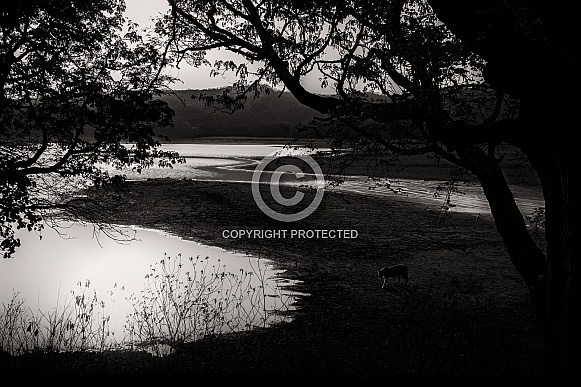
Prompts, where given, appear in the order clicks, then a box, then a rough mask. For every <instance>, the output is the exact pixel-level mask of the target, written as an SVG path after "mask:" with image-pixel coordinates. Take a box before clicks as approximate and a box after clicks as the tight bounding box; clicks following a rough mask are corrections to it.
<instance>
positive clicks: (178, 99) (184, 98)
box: [157, 89, 321, 140]
mask: <svg viewBox="0 0 581 387" xmlns="http://www.w3.org/2000/svg"><path fill="white" fill-rule="evenodd" d="M222 90H223V89H209V90H179V91H176V92H175V93H176V95H172V96H164V97H163V98H162V99H163V100H165V101H167V102H168V103H169V105H170V106H171V108H172V109H173V110H174V111H175V117H174V126H173V127H171V128H162V129H159V130H158V131H157V132H158V133H159V134H163V135H165V136H168V137H169V138H170V139H172V140H173V139H186V138H196V137H206V136H249V137H295V136H296V135H297V131H298V129H299V128H300V127H301V126H303V125H304V124H306V123H308V122H309V121H310V120H312V119H313V118H314V117H315V116H319V117H320V116H321V115H320V114H319V113H318V112H316V111H315V110H312V109H310V108H308V107H305V106H304V105H302V104H300V103H299V102H298V101H297V100H296V99H295V98H294V96H293V95H292V94H291V93H288V92H284V93H282V94H281V93H280V92H276V91H274V92H271V93H269V94H265V93H261V94H260V97H258V98H256V99H252V98H251V97H249V99H248V101H247V102H246V104H245V106H244V109H243V110H238V111H235V112H234V113H232V114H229V113H224V112H220V111H217V109H216V108H215V107H212V106H206V105H205V102H204V101H203V100H200V99H199V96H200V94H206V95H207V94H216V95H217V94H221V93H222ZM192 96H193V98H192Z"/></svg>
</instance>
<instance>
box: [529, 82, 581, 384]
mask: <svg viewBox="0 0 581 387" xmlns="http://www.w3.org/2000/svg"><path fill="white" fill-rule="evenodd" d="M574 90H575V92H577V91H578V90H579V89H578V88H574ZM560 91H561V93H557V95H567V92H566V90H564V89H561V90H560ZM577 99H578V98H576V97H573V96H569V97H566V98H564V99H556V98H555V99H553V101H551V102H549V103H546V102H545V101H543V102H541V101H538V100H535V101H533V102H532V105H533V106H532V109H531V110H533V111H537V112H538V111H539V110H538V109H541V108H542V110H540V111H542V112H543V114H538V113H537V114H535V115H532V113H531V117H530V124H531V125H534V124H536V125H541V126H542V127H543V129H544V139H546V140H545V141H536V143H537V144H536V147H533V149H534V150H535V151H529V152H527V153H525V154H527V156H528V157H529V159H530V160H531V163H532V165H533V167H534V168H535V169H536V170H537V172H538V174H539V177H540V179H541V184H542V185H543V193H544V197H545V214H546V229H545V230H546V238H547V258H548V326H547V366H548V370H549V372H551V373H553V374H557V375H568V374H571V373H572V372H574V371H575V370H574V369H573V364H572V362H573V360H572V359H573V358H576V356H575V350H576V349H577V348H579V345H580V344H581V343H580V340H579V327H577V325H578V321H579V316H580V313H579V312H580V310H579V309H580V306H581V305H580V302H581V300H580V298H579V276H580V275H581V274H580V273H579V247H578V243H579V241H577V242H575V240H576V238H579V236H580V234H579V220H578V219H576V218H577V216H578V215H579V204H578V200H579V198H580V197H581V196H580V195H579V189H578V188H576V187H578V184H575V185H574V184H573V178H574V176H579V169H578V165H579V161H578V158H579V155H578V152H579V151H578V149H577V148H578V144H577V142H576V141H574V140H573V139H572V136H571V134H570V133H571V132H569V130H568V127H569V126H571V125H574V124H573V123H574V122H575V120H577V117H575V115H576V112H577V109H578V108H579V106H578V105H577V102H578V101H577ZM541 105H542V106H541ZM533 121H534V122H533ZM539 159H540V161H539Z"/></svg>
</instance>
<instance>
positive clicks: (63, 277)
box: [0, 225, 294, 342]
mask: <svg viewBox="0 0 581 387" xmlns="http://www.w3.org/2000/svg"><path fill="white" fill-rule="evenodd" d="M66 231H67V235H66V236H65V237H61V236H59V235H58V234H57V233H56V232H54V231H53V230H50V229H49V230H45V231H44V232H43V235H42V240H40V239H39V237H38V236H37V235H35V234H34V233H21V235H19V236H20V237H21V239H22V242H23V243H22V247H21V248H19V249H17V252H16V254H15V255H14V258H12V259H5V260H2V261H0V303H1V304H5V305H6V304H7V303H9V301H10V299H11V297H12V296H13V294H14V292H19V293H20V295H19V296H20V297H21V298H23V299H25V300H26V305H28V306H29V307H30V308H31V310H32V311H33V312H34V311H44V312H45V313H46V312H50V311H51V310H52V309H54V308H55V307H56V306H57V304H58V305H61V306H62V305H65V304H66V303H67V302H70V301H71V300H74V299H75V297H76V296H78V295H79V294H81V293H82V292H84V293H85V294H86V295H87V297H89V296H91V297H92V295H93V293H94V292H96V293H97V294H98V295H99V307H101V302H103V307H102V309H103V310H102V312H104V313H105V314H108V315H110V316H111V320H110V321H108V327H109V329H110V330H111V332H113V336H112V338H113V339H114V340H115V341H117V342H120V341H123V340H127V329H126V327H125V328H124V325H126V324H127V321H126V316H128V315H129V314H131V313H133V314H135V312H136V309H134V307H133V306H132V303H133V304H134V305H136V304H137V303H138V301H139V300H143V298H142V296H143V295H144V294H146V293H144V290H147V289H151V278H150V277H148V275H151V274H152V271H151V270H152V268H157V270H158V272H160V268H161V266H160V262H162V263H161V264H162V265H163V263H164V262H168V261H171V260H173V261H172V262H177V260H176V259H177V258H179V257H180V256H181V257H182V260H183V263H184V264H186V263H188V261H189V262H190V263H195V262H200V264H198V265H197V269H195V270H198V269H203V270H206V274H205V275H204V276H205V277H206V278H207V279H208V280H209V279H210V277H211V272H212V271H213V272H214V273H218V277H220V275H221V274H220V273H221V272H223V273H225V274H222V280H223V281H222V282H224V279H227V280H228V281H229V282H232V278H234V276H239V275H240V273H243V274H244V273H254V274H253V275H250V276H249V278H248V280H249V281H252V282H246V283H244V284H243V285H242V286H244V287H245V288H244V289H247V290H248V289H252V288H261V289H264V295H263V297H262V299H263V300H264V301H265V302H266V304H265V305H264V307H262V308H261V310H262V311H273V310H285V309H290V308H292V302H293V297H294V295H293V294H292V293H291V292H289V291H287V290H286V289H284V286H283V285H288V284H289V281H286V280H283V279H281V278H280V274H281V273H280V272H279V271H276V270H274V268H273V267H272V266H271V265H270V264H269V262H268V261H267V260H265V259H261V260H258V259H256V258H253V257H250V256H246V255H242V254H237V253H232V252H228V251H225V250H223V249H220V248H217V247H211V246H205V245H201V244H199V243H195V242H191V241H185V240H182V239H180V238H177V237H175V236H171V235H168V234H165V233H161V232H159V231H155V230H144V229H137V230H135V231H136V233H135V237H136V238H137V240H135V241H132V242H130V243H124V244H120V243H116V242H115V241H112V240H111V239H108V238H100V239H97V238H96V237H95V235H94V233H93V229H92V227H90V226H87V227H84V226H81V225H73V226H71V227H70V228H69V229H68V230H66ZM130 231H131V230H130ZM189 257H192V259H191V260H189ZM206 257H208V258H206ZM168 258H169V259H168ZM180 265H181V264H180ZM212 268H214V269H212ZM185 269H186V267H185V266H184V271H183V272H182V277H183V275H185V274H186V270H185ZM189 270H190V271H189V272H188V273H187V275H188V276H190V277H195V278H196V279H201V278H202V276H200V273H199V270H198V273H197V274H196V273H192V270H191V268H190V269H189ZM229 273H230V274H229ZM182 280H183V278H182ZM182 280H180V281H182ZM244 280H245V281H246V279H244ZM216 283H217V282H214V284H216ZM148 284H149V285H148ZM158 285H159V286H160V287H162V286H167V284H165V285H164V284H163V283H161V282H159V281H158ZM221 286H222V287H223V286H224V284H223V283H222V285H221ZM239 287H240V286H239ZM241 289H242V288H241ZM218 290H219V291H225V290H226V289H225V288H220V289H218ZM140 297H141V298H140ZM179 298H180V299H182V296H181V295H180V296H179ZM77 301H78V300H77ZM196 302H201V301H200V300H199V299H198V300H197V301H196ZM210 302H211V300H210ZM240 304H241V305H242V306H244V305H243V304H244V302H240ZM77 305H78V302H77ZM143 305H144V304H142V305H141V306H143ZM191 306H192V307H193V304H192V305H191ZM246 306H248V305H246ZM142 309H143V308H142ZM172 313H173V312H172ZM236 313H238V314H240V313H242V314H244V315H245V316H252V319H253V321H250V322H249V323H250V325H249V326H251V325H252V324H254V325H267V324H270V323H272V322H275V321H277V320H280V316H276V315H273V314H270V313H267V314H268V316H269V318H268V321H265V320H264V315H262V316H261V315H260V314H259V313H255V312H240V310H238V311H237V312H236ZM252 313H254V314H252ZM228 325H229V324H225V326H228ZM241 325H244V324H240V323H239V324H238V328H239V329H241V328H243V327H242V326H241ZM134 326H135V325H134ZM28 328H29V329H30V327H28ZM133 334H135V332H133Z"/></svg>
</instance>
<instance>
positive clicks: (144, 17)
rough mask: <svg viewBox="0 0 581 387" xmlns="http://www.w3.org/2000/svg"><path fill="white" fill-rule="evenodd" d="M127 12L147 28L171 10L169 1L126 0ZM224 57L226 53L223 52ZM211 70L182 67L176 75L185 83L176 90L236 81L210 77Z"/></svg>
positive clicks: (132, 19) (178, 84) (127, 14)
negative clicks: (153, 20)
mask: <svg viewBox="0 0 581 387" xmlns="http://www.w3.org/2000/svg"><path fill="white" fill-rule="evenodd" d="M125 4H126V5H127V10H126V12H125V14H126V16H127V17H128V18H129V19H131V21H133V22H135V23H137V24H139V26H140V27H142V28H145V27H146V26H149V25H151V24H152V23H151V19H152V18H154V17H156V16H158V15H159V14H164V13H166V12H167V11H168V10H169V4H168V2H167V0H125ZM221 54H222V55H224V52H221ZM210 70H211V69H210V68H209V67H201V68H195V67H190V66H188V65H187V64H185V63H184V64H182V65H181V66H180V70H179V73H177V74H175V75H177V77H178V78H180V80H181V81H182V82H183V83H177V84H176V85H175V88H176V89H205V88H212V87H222V86H227V85H229V84H231V83H232V82H233V81H234V79H233V78H230V79H221V78H220V77H210Z"/></svg>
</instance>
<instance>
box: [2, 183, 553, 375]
mask: <svg viewBox="0 0 581 387" xmlns="http://www.w3.org/2000/svg"><path fill="white" fill-rule="evenodd" d="M127 190H128V194H129V195H131V198H132V200H133V203H134V206H133V207H132V208H128V209H127V211H126V212H123V213H118V214H117V215H116V216H115V217H114V218H112V219H111V221H112V222H117V223H121V224H137V225H140V226H144V227H148V228H157V229H163V230H166V231H170V232H172V233H174V234H176V235H179V236H181V237H183V238H188V239H194V240H197V241H199V242H202V243H206V244H211V245H216V246H220V247H223V248H226V249H229V250H235V251H242V252H246V253H250V254H252V255H254V256H258V257H263V258H268V259H271V260H273V261H274V262H275V263H276V265H277V266H278V267H280V268H282V269H284V270H286V273H285V276H286V277H287V278H289V279H296V280H300V281H301V282H300V283H299V284H297V285H296V290H297V291H299V292H303V293H307V294H308V296H305V297H303V298H301V299H300V300H299V308H298V310H297V311H296V312H293V320H292V322H289V323H283V324H281V325H279V326H276V327H274V328H269V329H255V330H252V331H249V332H246V333H238V334H232V335H224V336H219V337H210V338H206V339H204V340H202V341H199V342H196V343H195V344H192V345H190V346H187V347H185V348H183V349H182V350H180V351H179V352H177V353H175V354H173V355H171V356H167V357H164V358H156V357H152V356H150V355H148V354H144V353H133V352H108V353H107V352H106V353H101V354H91V353H83V354H59V355H55V354H53V355H46V354H38V355H30V356H28V355H27V356H24V357H19V358H12V357H8V356H4V359H2V363H1V364H2V368H4V369H3V370H2V371H3V372H8V371H10V372H14V373H23V372H27V370H31V369H34V370H35V372H36V373H37V374H39V375H42V374H47V375H55V374H56V375H75V374H83V375H93V374H94V375H97V374H99V375H101V374H114V375H118V374H125V375H133V376H143V375H153V374H155V375H181V374H189V375H195V376H198V377H200V376H208V377H212V376H214V375H216V376H221V377H224V376H237V377H238V376H241V375H245V376H248V377H249V378H250V379H249V380H250V381H252V380H258V379H252V378H255V377H260V376H273V377H289V378H290V377H296V378H299V379H303V378H311V377H319V376H320V377H325V378H331V379H333V380H335V379H336V378H337V377H339V378H343V377H345V378H347V377H353V378H358V379H360V378H378V377H379V378H381V379H384V380H390V379H398V378H431V379H434V378H439V377H442V378H451V377H452V378H457V377H458V378H464V377H466V378H475V377H478V378H481V377H526V376H535V375H538V374H539V373H540V372H541V370H542V356H543V342H542V334H541V330H540V327H539V325H538V323H537V319H536V317H535V314H534V311H533V308H532V305H531V302H530V300H529V297H528V293H527V290H526V287H525V286H524V283H523V282H522V280H521V278H520V276H519V275H518V273H517V272H516V270H515V269H514V267H513V266H512V264H511V263H510V261H509V258H508V255H507V254H506V252H505V250H504V247H503V244H502V241H501V240H500V238H499V236H498V235H497V233H496V230H495V228H494V224H493V223H492V221H491V220H490V219H489V218H486V217H481V218H480V219H479V220H478V221H476V219H475V218H474V216H472V215H463V214H454V213H452V214H447V215H444V216H442V214H440V213H439V212H438V211H437V209H433V208H429V207H427V206H424V205H422V204H419V203H412V202H410V201H409V200H407V199H406V198H404V197H400V196H395V195H394V196H393V197H388V198H373V197H362V196H356V195H349V194H327V195H325V197H324V199H323V202H322V204H321V205H320V207H319V208H318V209H317V211H316V212H315V213H314V214H313V215H312V216H310V217H308V218H306V219H304V220H302V221H299V222H296V223H291V224H281V223H279V222H276V221H274V220H271V219H270V218H268V217H267V216H266V215H264V214H263V213H262V212H261V211H260V210H259V209H258V207H257V206H256V205H255V203H254V201H253V199H252V194H251V191H250V185H249V184H238V183H219V182H213V183H212V182H194V181H176V180H150V181H141V182H130V183H128V184H127ZM308 194H309V193H308V192H307V195H308ZM234 229H263V230H268V229H287V230H290V229H301V230H315V229H349V230H357V234H358V237H357V238H355V239H314V238H313V239H308V238H302V239H297V238H284V239H282V238H278V239H232V238H228V239H227V238H224V237H223V234H222V233H223V231H224V230H234ZM400 262H403V263H405V264H406V265H408V267H409V269H410V277H411V278H410V282H409V284H408V285H407V286H395V285H393V286H391V287H389V288H386V289H381V284H382V281H381V280H380V279H379V278H377V274H376V271H377V269H379V268H381V267H383V266H386V265H391V264H395V263H400Z"/></svg>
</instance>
